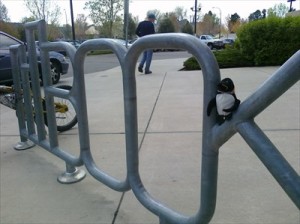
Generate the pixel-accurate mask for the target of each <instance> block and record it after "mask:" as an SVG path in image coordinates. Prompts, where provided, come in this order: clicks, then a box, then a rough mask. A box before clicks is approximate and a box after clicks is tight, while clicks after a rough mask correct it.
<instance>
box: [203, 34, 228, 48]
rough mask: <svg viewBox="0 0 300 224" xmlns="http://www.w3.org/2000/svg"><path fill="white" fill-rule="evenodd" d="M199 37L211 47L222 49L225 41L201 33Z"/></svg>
mask: <svg viewBox="0 0 300 224" xmlns="http://www.w3.org/2000/svg"><path fill="white" fill-rule="evenodd" d="M199 39H200V40H201V41H202V42H203V43H205V44H206V45H207V46H208V47H209V48H210V49H214V48H215V49H222V48H224V43H223V41H221V40H220V39H215V38H213V37H212V36H211V35H201V36H200V37H199Z"/></svg>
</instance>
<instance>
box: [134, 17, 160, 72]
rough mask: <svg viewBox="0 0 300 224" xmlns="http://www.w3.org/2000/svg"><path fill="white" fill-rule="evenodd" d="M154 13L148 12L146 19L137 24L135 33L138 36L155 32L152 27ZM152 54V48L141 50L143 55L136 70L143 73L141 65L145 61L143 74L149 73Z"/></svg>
mask: <svg viewBox="0 0 300 224" xmlns="http://www.w3.org/2000/svg"><path fill="white" fill-rule="evenodd" d="M155 19H156V18H155V15H154V14H153V13H149V14H148V16H147V19H146V20H144V21H142V22H140V23H139V25H138V26H137V28H136V31H135V34H136V35H137V36H138V37H143V36H146V35H150V34H154V33H155V29H154V24H153V23H154V21H155ZM152 54H153V50H152V49H147V50H145V51H144V52H143V57H142V60H141V62H140V63H139V66H138V71H139V72H141V73H143V71H144V70H143V67H144V64H145V62H146V66H145V74H146V75H147V74H151V73H152V71H150V65H151V61H152Z"/></svg>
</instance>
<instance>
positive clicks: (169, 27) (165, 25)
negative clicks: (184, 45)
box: [158, 16, 175, 33]
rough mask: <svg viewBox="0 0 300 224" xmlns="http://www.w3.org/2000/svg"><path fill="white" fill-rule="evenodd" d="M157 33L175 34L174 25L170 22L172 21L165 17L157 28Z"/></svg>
mask: <svg viewBox="0 0 300 224" xmlns="http://www.w3.org/2000/svg"><path fill="white" fill-rule="evenodd" d="M158 32H159V33H174V32H175V27H174V24H173V22H172V20H171V19H170V17H168V16H165V17H164V18H163V19H162V20H161V22H160V24H159V27H158Z"/></svg>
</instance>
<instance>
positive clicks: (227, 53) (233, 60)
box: [183, 47, 254, 70]
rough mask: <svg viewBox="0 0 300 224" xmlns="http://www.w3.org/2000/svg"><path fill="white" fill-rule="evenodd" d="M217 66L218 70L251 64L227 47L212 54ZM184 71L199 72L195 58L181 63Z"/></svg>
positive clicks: (239, 52) (238, 51)
mask: <svg viewBox="0 0 300 224" xmlns="http://www.w3.org/2000/svg"><path fill="white" fill-rule="evenodd" d="M213 53H214V55H215V57H216V60H217V62H218V64H219V68H234V67H249V66H253V65H254V64H253V62H252V61H249V60H248V59H247V58H246V57H244V56H243V55H242V53H241V51H240V50H239V49H237V48H233V47H227V48H225V49H224V50H221V51H214V52H213ZM183 66H184V69H185V70H199V69H201V68H200V65H199V63H198V61H197V60H196V58H195V57H190V58H188V59H187V60H186V61H184V63H183Z"/></svg>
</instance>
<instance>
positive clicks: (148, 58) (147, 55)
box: [139, 49, 153, 72]
mask: <svg viewBox="0 0 300 224" xmlns="http://www.w3.org/2000/svg"><path fill="white" fill-rule="evenodd" d="M152 55H153V50H152V49H147V50H145V51H144V52H143V57H142V60H141V62H140V64H139V67H140V68H143V67H144V64H145V62H146V67H145V72H149V71H150V65H151V61H152Z"/></svg>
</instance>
